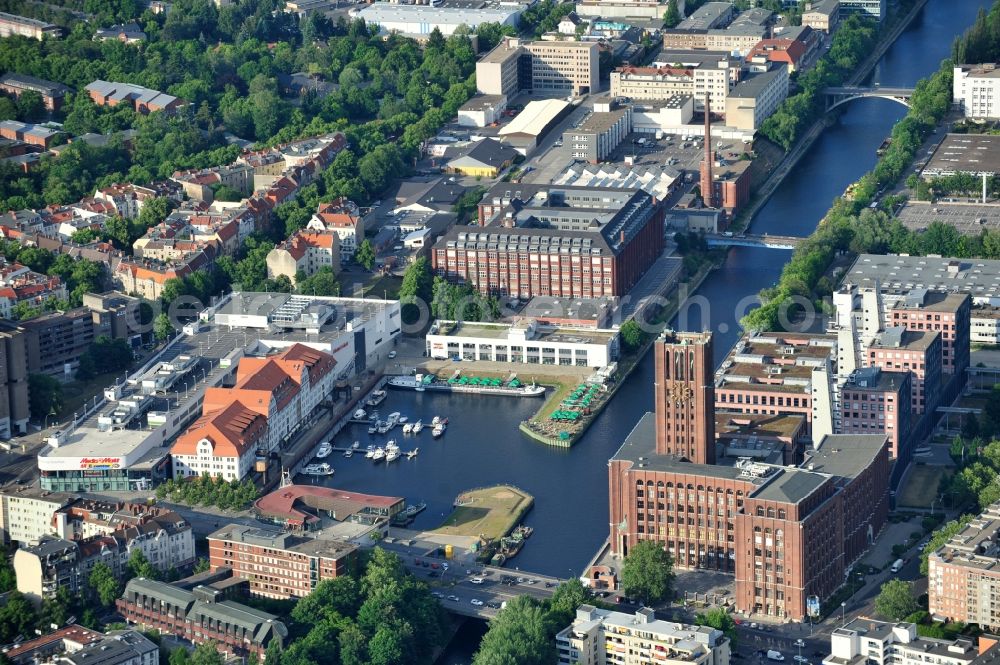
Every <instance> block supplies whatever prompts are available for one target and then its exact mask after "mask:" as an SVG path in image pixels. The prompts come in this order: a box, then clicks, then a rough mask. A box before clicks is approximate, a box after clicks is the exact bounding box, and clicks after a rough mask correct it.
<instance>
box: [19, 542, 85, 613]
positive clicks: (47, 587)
mask: <svg viewBox="0 0 1000 665" xmlns="http://www.w3.org/2000/svg"><path fill="white" fill-rule="evenodd" d="M79 560H80V549H79V547H78V546H77V544H76V543H74V542H73V541H70V540H63V539H62V538H44V539H42V541H41V542H39V543H38V544H37V545H32V546H31V547H22V548H20V549H19V550H17V552H15V553H14V573H15V574H16V575H17V590H18V591H20V592H21V593H23V594H24V595H25V596H26V597H27V598H28V600H30V601H32V602H33V603H35V604H36V605H38V604H40V603H41V602H42V601H43V600H45V599H47V598H55V595H56V592H57V591H58V590H59V589H60V588H65V589H67V590H68V591H69V592H70V594H75V593H76V592H77V591H79V590H80V589H81V588H82V587H83V584H84V582H85V581H86V580H83V579H81V578H80V566H79Z"/></svg>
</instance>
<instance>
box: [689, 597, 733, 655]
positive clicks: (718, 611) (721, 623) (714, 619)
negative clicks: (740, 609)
mask: <svg viewBox="0 0 1000 665" xmlns="http://www.w3.org/2000/svg"><path fill="white" fill-rule="evenodd" d="M694 622H695V624H696V625H698V626H711V627H712V628H718V629H719V630H721V631H722V632H723V633H725V634H726V637H728V638H729V641H730V642H731V643H732V647H733V648H735V647H736V621H735V620H733V616H732V615H731V614H730V613H729V612H727V611H726V610H725V609H724V608H722V607H717V608H715V609H713V610H709V611H707V612H702V613H699V614H696V615H695V617H694Z"/></svg>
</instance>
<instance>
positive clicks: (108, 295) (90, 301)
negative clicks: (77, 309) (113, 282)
mask: <svg viewBox="0 0 1000 665" xmlns="http://www.w3.org/2000/svg"><path fill="white" fill-rule="evenodd" d="M141 303H142V301H141V300H139V299H138V298H132V297H131V296H127V295H125V294H124V293H119V292H118V291H105V292H104V293H84V294H83V306H84V307H86V308H87V309H89V310H90V313H91V316H92V319H93V322H94V336H95V337H101V336H102V335H106V336H107V337H110V338H111V339H120V338H128V337H130V336H132V335H137V334H139V325H140V323H141V316H140V312H139V306H140V304H141Z"/></svg>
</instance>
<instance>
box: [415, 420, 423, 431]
mask: <svg viewBox="0 0 1000 665" xmlns="http://www.w3.org/2000/svg"><path fill="white" fill-rule="evenodd" d="M423 428H424V423H423V422H422V421H420V420H418V421H417V422H415V423H413V433H414V434H420V431H421V430H422V429H423Z"/></svg>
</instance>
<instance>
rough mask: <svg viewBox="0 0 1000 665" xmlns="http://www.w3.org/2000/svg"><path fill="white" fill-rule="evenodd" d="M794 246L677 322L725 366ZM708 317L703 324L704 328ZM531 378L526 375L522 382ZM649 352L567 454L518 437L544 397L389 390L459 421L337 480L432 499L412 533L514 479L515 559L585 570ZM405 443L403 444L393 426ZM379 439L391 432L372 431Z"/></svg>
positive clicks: (962, 1) (648, 380)
mask: <svg viewBox="0 0 1000 665" xmlns="http://www.w3.org/2000/svg"><path fill="white" fill-rule="evenodd" d="M989 4H990V3H989V0H930V2H929V3H928V5H927V6H926V7H925V8H924V9H923V10H922V11H921V12H920V15H919V16H917V18H916V19H915V20H914V22H913V23H912V24H911V25H910V27H909V28H908V29H907V30H906V31H905V32H904V33H903V34H902V35H901V36H900V38H899V39H898V40H897V41H896V43H895V44H894V45H893V46H892V47H891V48H890V49H889V51H888V52H887V54H886V55H885V57H884V58H883V59H882V61H881V62H880V63H879V66H878V68H877V69H876V72H875V74H874V76H875V78H876V80H877V81H878V82H879V83H880V84H882V85H885V86H912V85H913V84H915V83H916V82H917V80H919V79H920V78H923V77H926V76H928V75H929V74H930V73H932V72H933V71H934V70H935V69H937V67H938V64H939V62H940V61H941V60H942V59H943V58H945V57H948V56H949V53H950V48H951V42H952V39H953V37H954V36H955V35H957V34H959V33H961V32H962V31H963V30H964V29H965V28H966V27H968V26H969V25H971V24H972V22H973V20H974V19H975V16H976V13H977V12H978V11H979V9H980V8H981V7H982V8H988V6H989ZM904 113H905V108H903V107H902V106H900V105H898V104H895V103H894V102H890V101H887V100H880V99H864V100H858V101H855V102H853V103H852V104H850V105H848V106H847V109H846V111H845V112H844V113H843V114H841V116H840V118H839V119H838V121H837V122H836V123H835V124H834V125H833V126H832V127H830V128H828V129H827V130H826V131H825V132H824V133H823V134H822V136H821V137H820V138H819V139H818V140H817V141H816V142H815V143H814V144H813V146H812V147H811V148H810V150H809V152H808V153H807V154H806V155H805V156H804V157H803V159H802V160H801V161H800V162H799V164H798V165H797V166H796V167H795V169H794V170H793V171H792V172H791V174H790V175H789V176H788V177H787V178H786V180H785V181H784V182H783V183H782V184H781V186H780V187H779V188H778V190H777V191H776V192H775V194H774V195H773V196H772V198H771V199H770V201H769V202H768V203H767V205H766V206H764V208H763V209H762V210H761V211H760V213H759V214H758V216H757V218H756V219H755V220H754V221H753V224H752V229H753V231H754V232H755V233H762V232H767V233H775V234H781V235H808V234H809V233H810V232H812V230H813V229H814V228H815V227H816V224H817V223H818V222H819V220H820V219H821V218H822V216H823V215H824V214H825V213H826V211H827V210H828V209H829V207H830V205H831V203H832V201H833V199H834V198H835V197H836V196H838V195H840V194H841V193H842V192H843V191H844V189H845V188H846V187H847V185H848V184H850V183H851V182H853V181H855V180H857V179H858V178H859V177H860V176H861V175H863V174H864V173H865V172H866V171H868V170H869V169H870V168H871V167H872V166H873V164H874V163H875V159H876V156H875V149H876V148H877V147H878V145H879V143H881V141H882V140H883V139H884V138H885V137H886V136H888V135H889V133H890V131H891V129H892V126H893V124H894V123H895V122H896V121H898V120H899V119H900V118H902V117H903V115H904ZM789 255H790V253H789V252H788V251H783V250H773V249H763V248H734V249H733V250H732V251H731V252H730V253H729V256H728V258H727V260H726V263H725V265H724V266H723V267H722V268H721V269H720V270H717V271H716V272H714V273H713V274H712V275H711V276H710V277H709V278H708V279H707V280H706V281H705V283H704V284H703V285H702V287H701V289H699V291H698V293H697V294H696V295H697V296H700V297H699V298H698V299H697V300H698V301H700V302H701V303H702V306H701V307H699V306H698V305H693V306H692V307H691V308H690V310H689V312H688V314H689V316H688V317H687V320H686V321H685V320H681V321H677V322H675V323H674V325H675V327H677V328H680V329H698V330H700V329H703V328H705V327H710V328H711V329H712V330H713V331H714V332H715V357H716V361H717V362H718V361H720V360H721V359H722V358H723V357H724V356H725V354H726V352H727V351H728V349H729V348H730V347H731V346H732V345H733V343H734V342H735V341H736V339H737V336H738V334H739V330H738V326H737V321H738V319H739V315H740V314H741V313H742V312H741V311H739V310H738V306H739V304H740V302H741V300H742V299H744V298H745V297H746V296H749V295H753V294H755V293H757V292H758V291H759V290H760V289H761V288H764V287H767V286H769V285H771V284H773V283H774V282H775V281H776V280H777V278H778V276H779V275H780V273H781V268H782V266H783V265H784V263H785V262H786V261H787V260H788V257H789ZM703 318H704V320H705V323H702V319H703ZM527 376H530V373H525V374H523V376H522V378H524V377H527ZM652 387H653V376H652V359H651V357H650V356H647V357H646V360H645V361H644V362H643V363H642V364H641V365H640V366H639V367H638V368H637V369H636V371H635V372H634V373H633V374H632V376H631V377H630V378H629V379H628V381H627V383H626V384H625V385H624V386H622V388H621V389H620V390H619V392H618V394H617V395H616V396H615V398H614V399H613V400H612V402H611V403H610V404H609V405H608V406H607V408H605V410H604V411H603V413H602V414H601V415H600V416H599V417H598V418H597V420H596V421H595V422H594V424H593V425H592V426H591V428H590V430H589V431H588V432H587V434H586V435H585V436H584V437H583V438H582V439H581V441H580V442H578V443H577V444H576V445H575V446H574V447H573V448H572V449H571V450H562V449H556V448H549V447H546V446H543V445H540V444H537V443H534V442H532V441H529V440H527V439H526V438H524V437H523V436H521V435H520V434H519V432H518V431H517V428H516V423H517V422H519V421H521V420H523V419H524V418H525V417H527V416H528V415H529V414H530V413H532V412H533V411H534V409H536V408H537V407H538V401H537V400H536V399H520V400H519V399H514V398H482V397H476V396H462V395H433V394H428V393H412V392H395V391H390V393H389V398H388V400H387V401H386V402H385V403H384V404H383V405H382V406H381V407H380V409H379V410H380V411H381V413H382V414H383V415H384V414H387V413H389V412H391V411H400V412H402V413H404V414H405V415H407V416H409V417H410V418H411V419H412V418H415V417H419V418H423V419H424V420H425V422H426V421H428V420H429V419H430V418H431V417H432V416H433V415H443V416H446V417H448V418H450V419H451V424H450V425H449V427H448V431H447V433H446V434H445V435H444V436H443V437H442V438H441V439H439V440H437V441H433V440H432V439H431V437H430V432H429V431H427V430H425V432H424V433H422V434H420V435H419V436H417V437H406V438H407V439H410V440H408V441H405V442H404V443H403V444H402V445H403V448H404V449H410V448H413V447H415V446H419V448H420V454H419V456H418V457H417V458H416V459H414V460H412V461H406V460H400V461H397V462H395V463H393V465H391V466H389V467H386V466H385V465H380V466H374V465H372V464H371V463H370V462H368V461H366V460H364V459H363V458H362V459H358V458H357V457H355V458H353V459H350V460H346V459H340V458H338V457H336V454H335V456H334V457H331V458H330V459H331V461H332V462H333V463H334V465H335V466H336V469H337V473H336V476H335V477H334V478H332V479H330V481H329V484H330V485H332V486H335V487H338V488H342V489H346V490H354V491H359V492H372V493H377V494H391V495H396V496H404V497H406V498H407V500H408V501H411V502H415V501H426V502H427V504H428V509H427V510H426V511H425V512H424V513H423V514H422V515H420V516H419V518H418V519H417V521H416V522H415V524H414V526H415V527H416V528H433V527H435V526H437V525H438V524H440V522H441V520H442V518H443V516H444V515H445V514H447V512H448V511H449V510H450V507H451V503H452V501H453V500H454V498H455V496H456V495H457V494H458V493H459V492H461V491H462V490H465V489H469V488H473V487H479V486H484V485H490V484H494V483H500V482H506V483H512V484H514V485H517V486H518V487H521V488H522V489H524V490H527V491H528V492H530V493H531V494H533V495H534V497H535V500H536V503H535V507H534V509H533V510H532V511H531V513H530V514H529V515H528V517H527V519H526V520H525V522H526V523H527V524H529V525H531V526H533V527H534V528H535V533H534V535H533V536H532V538H531V540H530V541H529V542H528V544H527V545H526V546H525V548H524V550H523V551H522V552H521V553H520V554H519V555H518V557H517V558H516V559H515V560H514V561H513V562H512V564H511V566H512V567H513V566H517V567H519V568H523V569H526V570H533V571H537V572H540V573H545V574H549V575H557V576H568V575H570V574H578V573H579V572H580V571H581V570H582V569H583V567H584V566H585V565H586V564H587V563H588V562H589V560H590V559H591V557H592V556H593V555H594V553H595V552H596V550H597V548H598V547H599V546H600V544H601V543H602V542H603V541H604V539H605V538H606V537H607V534H608V523H607V514H608V512H607V506H608V497H607V460H608V459H609V458H610V457H611V456H612V455H613V454H614V452H615V450H617V448H618V446H619V445H620V444H621V442H622V440H623V439H624V438H625V436H627V434H628V433H629V431H630V430H631V429H632V427H633V425H634V424H635V423H636V422H637V421H638V419H639V418H640V416H641V415H642V414H643V413H644V412H645V411H648V410H651V409H652V407H653V398H652ZM395 435H396V438H397V439H402V438H403V437H402V435H401V434H400V433H399V430H398V429H397V430H395ZM376 438H378V439H380V440H382V439H384V438H385V437H376ZM355 439H357V440H359V441H361V442H362V447H364V445H366V444H367V441H368V435H367V432H366V431H363V430H361V429H360V428H356V429H354V430H353V431H347V432H345V433H344V434H342V435H341V436H340V437H339V438H338V440H337V445H343V444H344V443H345V442H347V443H349V442H350V441H353V440H355ZM480 636H481V630H479V629H475V630H470V631H469V632H468V633H466V631H464V630H463V632H462V633H461V634H460V635H459V638H458V639H457V640H456V641H455V642H454V643H453V645H452V647H451V648H450V649H449V651H448V653H447V654H446V655H445V657H444V658H443V659H442V662H443V663H447V665H452V664H453V663H463V662H468V661H469V660H471V653H472V651H473V650H474V649H475V647H476V645H477V644H478V639H479V637H480Z"/></svg>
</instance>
